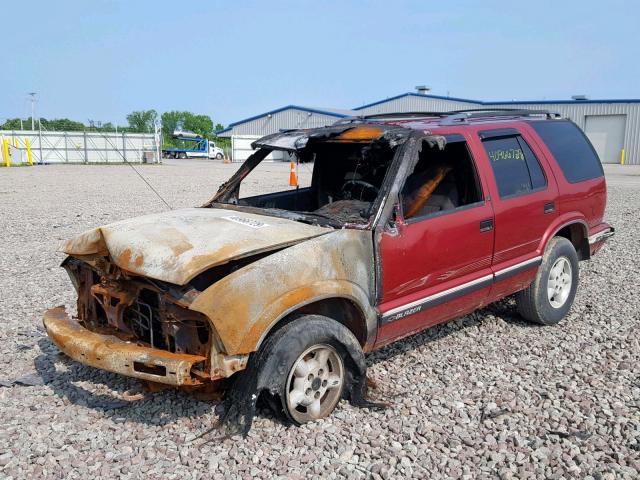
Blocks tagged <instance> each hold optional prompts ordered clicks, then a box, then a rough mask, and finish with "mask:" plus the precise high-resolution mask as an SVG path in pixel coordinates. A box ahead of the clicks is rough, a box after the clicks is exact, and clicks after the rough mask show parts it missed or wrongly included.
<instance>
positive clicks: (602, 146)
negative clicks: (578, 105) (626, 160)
mask: <svg viewBox="0 0 640 480" xmlns="http://www.w3.org/2000/svg"><path fill="white" fill-rule="evenodd" d="M626 123H627V116H626V115H587V116H586V118H585V129H584V131H585V133H586V134H587V137H589V140H591V143H592V144H593V147H594V148H595V149H596V152H598V156H599V157H600V161H602V163H620V151H621V150H622V149H623V148H624V129H625V125H626Z"/></svg>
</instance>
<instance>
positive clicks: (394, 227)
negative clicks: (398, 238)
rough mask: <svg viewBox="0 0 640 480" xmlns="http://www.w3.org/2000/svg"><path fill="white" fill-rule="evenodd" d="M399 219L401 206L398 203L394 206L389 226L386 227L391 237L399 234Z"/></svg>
mask: <svg viewBox="0 0 640 480" xmlns="http://www.w3.org/2000/svg"><path fill="white" fill-rule="evenodd" d="M399 218H400V205H399V204H398V203H395V204H394V205H393V209H392V210H391V217H390V218H389V221H388V222H387V225H386V227H385V230H386V231H387V233H389V234H391V235H397V234H398V219H399Z"/></svg>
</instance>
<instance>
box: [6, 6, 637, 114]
mask: <svg viewBox="0 0 640 480" xmlns="http://www.w3.org/2000/svg"><path fill="white" fill-rule="evenodd" d="M1 13H2V28H1V29H0V39H1V41H2V44H3V45H4V48H3V55H2V59H3V61H2V73H1V74H0V120H3V119H4V118H7V117H16V116H21V117H26V116H28V115H29V107H28V102H27V100H26V94H27V92H30V91H36V92H38V94H39V102H38V108H37V114H39V115H40V116H44V117H47V118H53V117H69V118H72V119H75V120H80V121H84V122H86V121H87V119H89V118H91V119H95V120H101V121H103V122H107V121H110V122H118V123H119V124H125V123H126V122H125V117H126V115H127V113H129V112H130V111H132V110H138V109H147V108H155V109H156V110H158V111H159V112H163V111H166V110H174V109H177V110H190V111H193V112H195V113H204V114H208V115H210V116H211V117H212V118H213V120H214V121H215V122H220V123H223V124H225V125H226V124H228V123H229V122H233V121H236V120H239V119H242V118H244V117H248V116H251V115H254V114H257V113H260V112H263V111H266V110H270V109H273V108H277V107H280V106H283V105H286V104H291V103H293V104H302V105H309V106H315V107H337V108H351V107H355V106H358V105H361V104H364V103H369V102H373V101H376V100H379V99H382V98H385V97H390V96H394V95H397V94H400V93H403V92H407V91H411V90H413V87H414V86H415V85H419V84H426V85H429V86H431V87H432V88H433V93H434V94H437V95H447V94H449V95H451V96H457V97H464V98H474V99H481V100H511V99H518V100H524V99H542V98H546V99H556V98H560V99H568V98H569V97H570V96H571V95H573V94H587V95H589V97H590V98H640V88H639V85H640V82H639V80H638V79H639V78H640V62H638V58H640V40H639V39H638V33H637V29H638V26H639V23H638V21H639V20H640V2H636V1H618V0H609V1H607V2H596V1H589V0H583V1H559V0H554V1H546V0H537V1H535V2H517V1H480V0H478V1H475V2H474V1H448V2H431V1H393V2H392V1H386V2H383V1H366V2H364V1H363V2H349V1H344V0H343V1H318V0H316V1H313V2H312V1H304V0H298V1H269V2H267V1H263V2H258V1H227V2H218V1H188V0H183V1H182V2H176V1H174V2H168V1H164V0H156V1H146V0H145V1H142V0H140V1H106V0H91V1H86V0H82V1H81V0H69V1H64V0H59V1H55V2H54V1H50V0H47V1H42V0H39V1H30V2H17V1H11V2H5V3H4V4H3V6H2V12H1Z"/></svg>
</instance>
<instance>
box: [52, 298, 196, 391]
mask: <svg viewBox="0 0 640 480" xmlns="http://www.w3.org/2000/svg"><path fill="white" fill-rule="evenodd" d="M43 323H44V327H45V328H46V330H47V334H48V335H49V338H51V340H52V341H53V343H55V344H56V346H57V347H58V348H59V349H60V350H61V351H63V352H64V353H65V354H67V355H68V356H69V357H71V358H72V359H74V360H76V361H78V362H80V363H83V364H85V365H89V366H91V367H95V368H100V369H102V370H107V371H109V372H113V373H119V374H122V375H126V376H128V377H135V378H141V379H143V380H149V381H152V382H158V383H164V384H167V385H175V386H182V385H189V386H195V385H201V384H203V383H204V382H203V380H202V379H201V378H198V377H197V376H195V375H194V374H193V373H192V369H193V368H194V366H196V365H197V364H201V363H202V362H204V361H205V360H206V358H205V357H202V356H199V355H187V354H181V353H171V352H167V351H165V350H160V349H157V348H149V347H144V346H140V345H137V344H135V343H132V342H127V341H124V340H121V339H119V338H117V337H114V336H113V335H102V334H99V333H95V332H92V331H90V330H88V329H86V328H84V327H83V326H82V325H80V324H79V323H78V322H76V321H75V320H73V319H71V318H69V315H68V314H67V312H66V310H65V308H64V307H55V308H52V309H50V310H47V312H46V313H45V314H44V320H43Z"/></svg>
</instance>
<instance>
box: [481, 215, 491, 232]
mask: <svg viewBox="0 0 640 480" xmlns="http://www.w3.org/2000/svg"><path fill="white" fill-rule="evenodd" d="M491 230H493V218H487V219H486V220H482V221H480V231H481V232H489V231H491Z"/></svg>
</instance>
